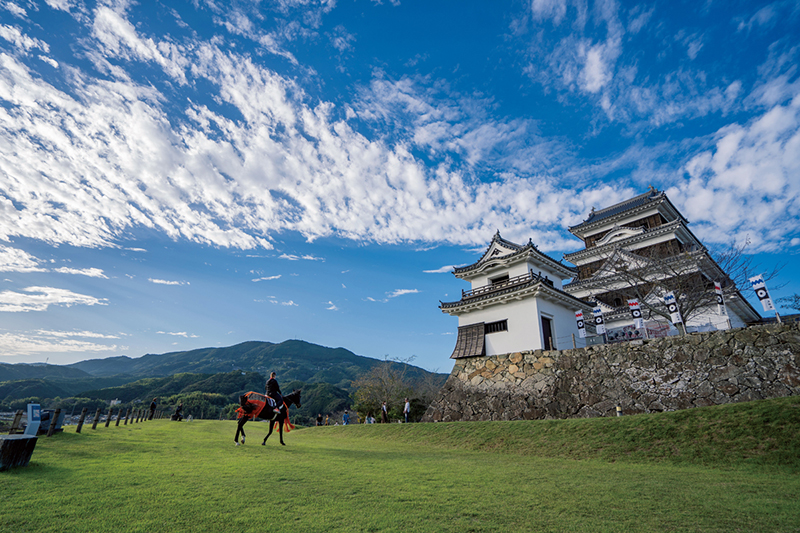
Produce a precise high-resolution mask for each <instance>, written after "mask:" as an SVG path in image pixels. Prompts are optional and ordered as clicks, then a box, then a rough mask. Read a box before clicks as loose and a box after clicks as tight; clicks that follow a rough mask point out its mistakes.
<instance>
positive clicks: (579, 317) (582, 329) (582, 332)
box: [575, 311, 586, 339]
mask: <svg viewBox="0 0 800 533" xmlns="http://www.w3.org/2000/svg"><path fill="white" fill-rule="evenodd" d="M575 320H576V321H577V322H578V336H579V337H580V338H581V339H585V338H586V324H585V323H584V322H583V311H575Z"/></svg>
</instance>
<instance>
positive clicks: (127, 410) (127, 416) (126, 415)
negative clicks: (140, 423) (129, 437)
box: [124, 407, 131, 426]
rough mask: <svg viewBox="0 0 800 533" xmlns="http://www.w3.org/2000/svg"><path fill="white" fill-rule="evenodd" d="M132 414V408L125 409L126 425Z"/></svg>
mask: <svg viewBox="0 0 800 533" xmlns="http://www.w3.org/2000/svg"><path fill="white" fill-rule="evenodd" d="M130 414H131V409H130V407H129V408H128V409H126V410H125V424H124V425H126V426H127V425H128V418H129V415H130Z"/></svg>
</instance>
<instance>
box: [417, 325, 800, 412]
mask: <svg viewBox="0 0 800 533" xmlns="http://www.w3.org/2000/svg"><path fill="white" fill-rule="evenodd" d="M797 394H800V324H798V323H791V324H774V325H761V326H752V327H748V328H741V329H733V330H727V331H715V332H710V333H693V334H690V335H687V336H685V337H668V338H663V339H653V340H645V341H632V342H628V343H621V344H612V345H601V346H590V347H587V348H579V349H575V350H562V351H542V350H533V351H528V352H516V353H510V354H504V355H496V356H491V357H470V358H464V359H457V360H456V361H455V366H454V367H453V370H452V372H451V373H450V377H449V378H448V379H447V382H446V383H445V384H444V386H443V387H442V390H441V391H440V393H439V396H438V398H437V399H436V401H434V403H433V404H431V406H430V407H429V408H428V410H427V412H426V413H425V416H424V417H423V421H425V422H440V421H444V422H449V421H456V420H519V419H526V420H531V419H542V418H576V417H597V416H615V414H616V407H617V406H620V407H622V410H623V413H625V414H634V413H651V412H657V411H674V410H677V409H687V408H690V407H701V406H707V405H716V404H723V403H729V402H744V401H750V400H759V399H763V398H776V397H781V396H791V395H797Z"/></svg>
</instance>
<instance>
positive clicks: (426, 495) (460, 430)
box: [0, 398, 800, 533]
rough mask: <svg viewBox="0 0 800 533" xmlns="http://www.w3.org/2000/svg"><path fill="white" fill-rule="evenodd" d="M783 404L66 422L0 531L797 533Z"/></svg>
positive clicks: (40, 451)
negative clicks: (630, 412) (364, 421)
mask: <svg viewBox="0 0 800 533" xmlns="http://www.w3.org/2000/svg"><path fill="white" fill-rule="evenodd" d="M798 412H800V398H797V399H795V398H788V399H782V400H775V401H772V400H771V401H769V402H753V403H751V404H737V405H735V406H723V407H722V408H707V409H695V410H690V411H682V412H679V413H664V414H661V415H640V416H636V417H622V418H619V419H594V420H567V421H533V422H468V423H453V424H409V425H399V424H393V425H386V426H381V425H376V426H348V427H341V426H339V427H324V428H306V429H298V430H295V431H293V432H291V433H289V434H287V435H286V436H285V440H286V443H287V446H285V447H283V446H280V444H279V442H278V441H277V436H274V437H271V438H270V441H269V442H268V443H267V445H266V446H261V445H260V442H261V439H262V438H263V436H264V435H265V433H266V425H265V424H253V423H250V424H248V425H247V429H248V435H249V439H248V441H247V444H246V445H244V446H239V447H235V446H234V445H233V433H234V431H235V423H234V422H216V421H193V422H180V423H177V422H169V421H161V420H159V421H152V422H143V423H139V424H134V425H129V426H120V427H114V426H112V427H109V428H105V427H98V429H97V430H94V431H93V430H92V429H91V426H84V429H83V432H82V433H81V434H76V433H75V430H74V427H72V428H68V429H67V431H66V432H64V433H63V434H59V435H56V436H53V437H50V438H46V437H40V439H39V442H38V444H37V446H36V451H35V452H34V454H33V458H32V460H31V464H30V465H29V466H28V467H26V468H16V469H12V470H10V471H7V472H3V473H0V531H3V532H5V531H8V532H14V533H22V532H46V531H92V532H95V531H102V532H106V531H108V532H112V531H141V532H160V531H203V532H206V531H220V532H228V531H235V532H239V531H242V532H245V531H254V532H266V531H276V532H278V531H287V532H288V531H291V532H298V533H302V532H309V531H397V532H413V531H454V532H456V531H457V532H463V531H498V532H505V531H587V532H597V531H720V532H732V531H753V532H762V531H764V532H766V531H787V532H788V531H800V468H798V464H800V457H798V450H797V446H798V444H797V439H798V435H799V433H798V432H797V426H798V424H800V416H797V414H798ZM742 421H745V422H742ZM754 435H756V436H755V437H754ZM273 438H274V440H273Z"/></svg>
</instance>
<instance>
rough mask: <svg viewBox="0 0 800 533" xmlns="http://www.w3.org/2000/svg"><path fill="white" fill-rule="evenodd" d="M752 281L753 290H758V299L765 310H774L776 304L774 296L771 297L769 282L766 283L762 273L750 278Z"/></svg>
mask: <svg viewBox="0 0 800 533" xmlns="http://www.w3.org/2000/svg"><path fill="white" fill-rule="evenodd" d="M750 283H751V284H752V285H753V290H754V291H756V296H758V299H759V300H760V301H761V306H762V307H763V308H764V311H774V310H775V304H773V303H772V298H770V297H769V291H767V284H766V283H764V278H763V277H762V276H761V274H759V275H758V276H756V277H754V278H750Z"/></svg>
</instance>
